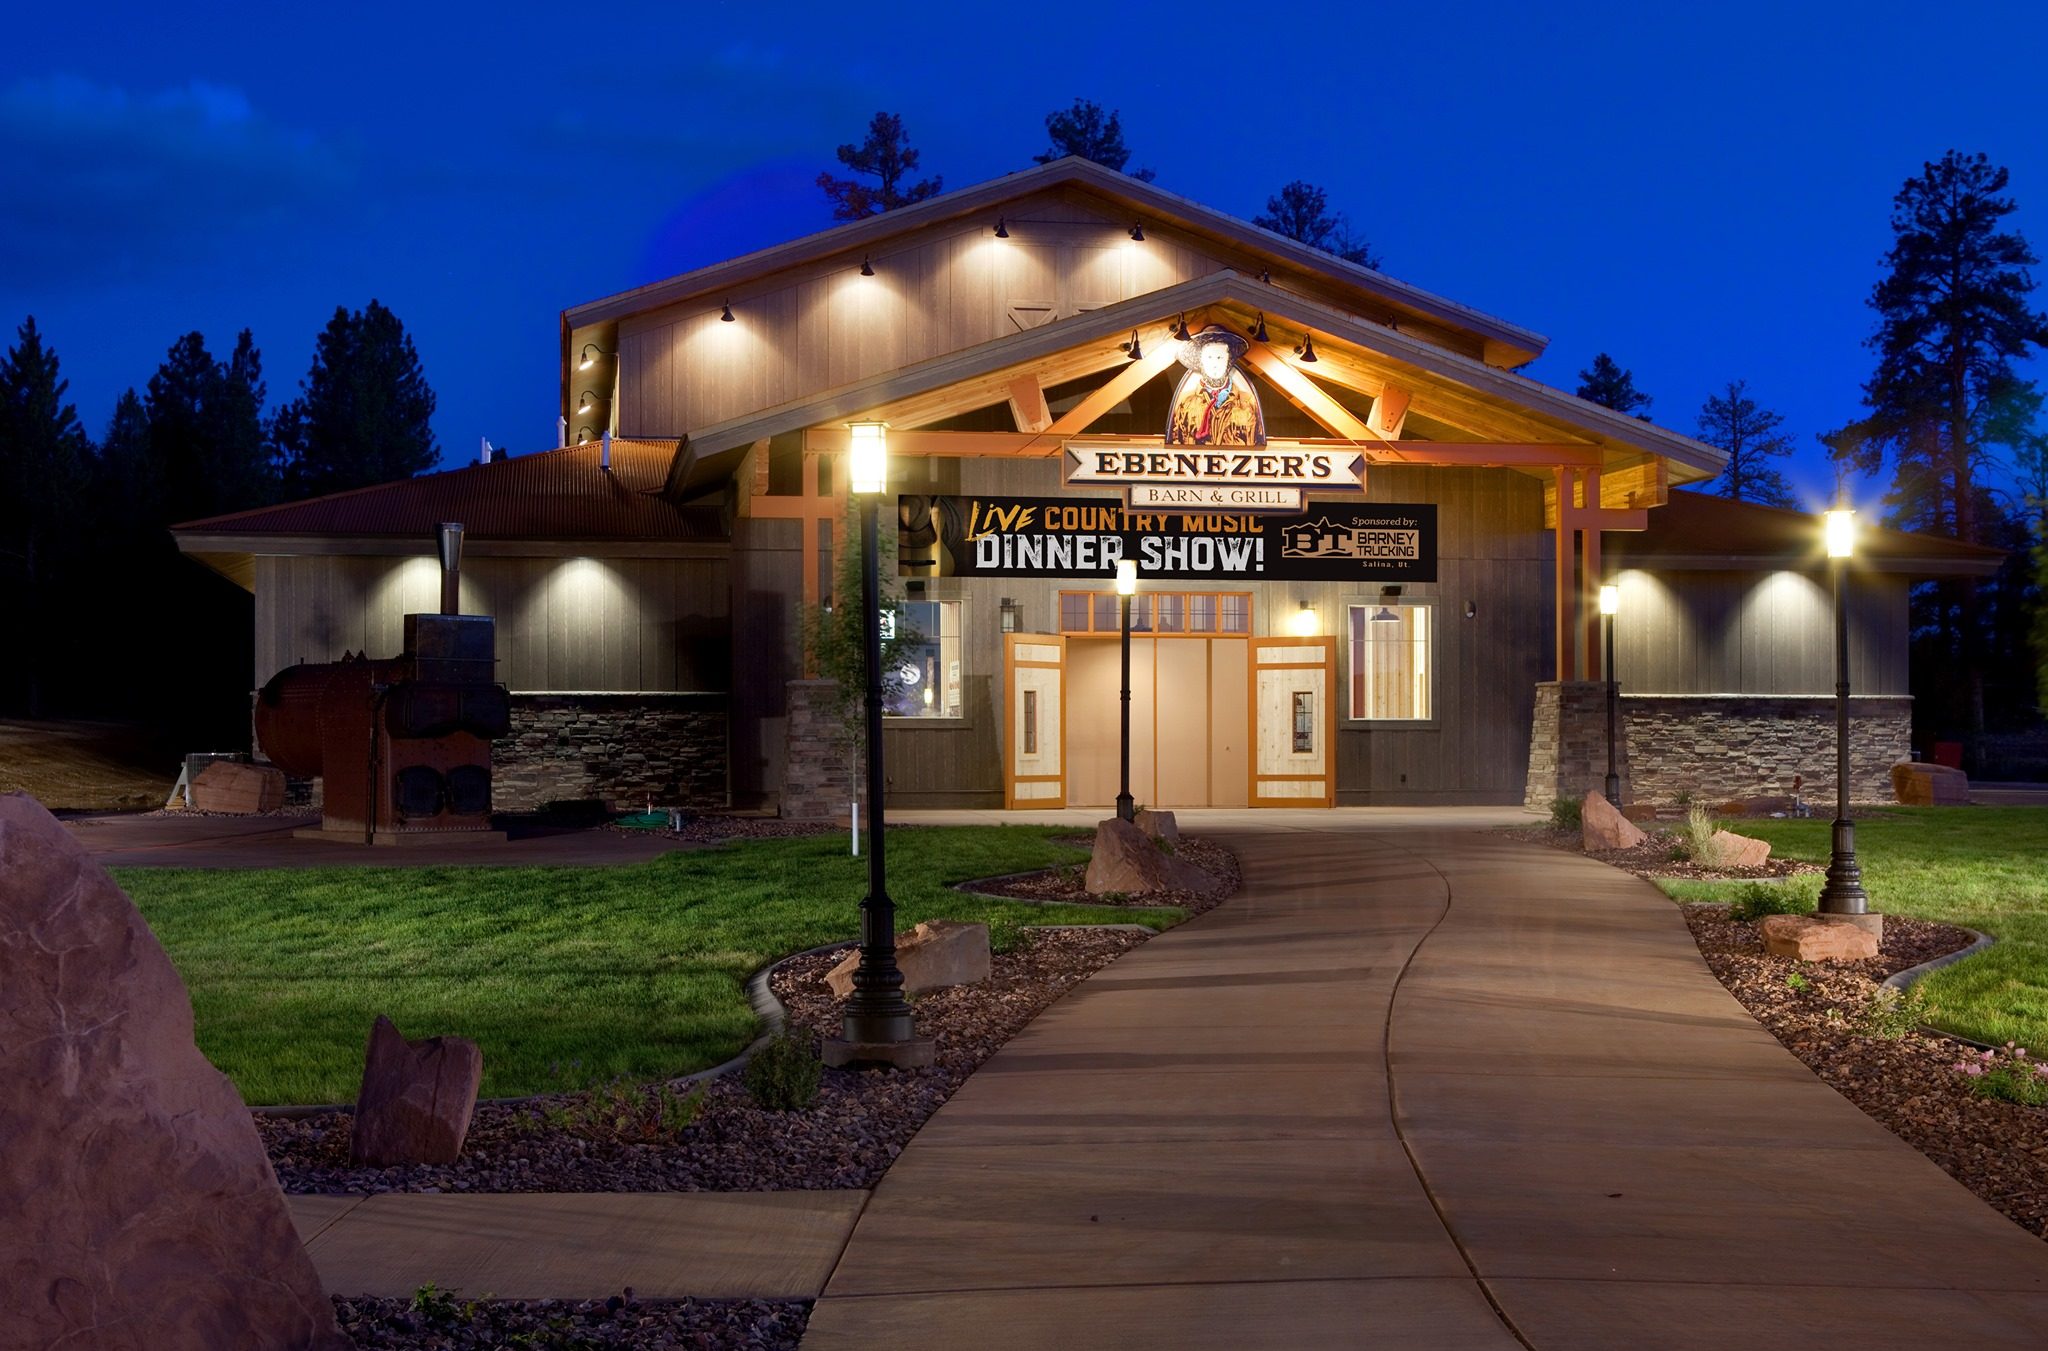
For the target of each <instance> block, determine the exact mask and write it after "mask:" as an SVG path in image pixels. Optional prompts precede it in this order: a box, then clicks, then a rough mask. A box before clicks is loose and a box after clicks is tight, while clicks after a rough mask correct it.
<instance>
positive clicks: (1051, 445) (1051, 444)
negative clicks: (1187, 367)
mask: <svg viewBox="0 0 2048 1351" xmlns="http://www.w3.org/2000/svg"><path fill="white" fill-rule="evenodd" d="M1178 360H1180V352H1179V350H1178V348H1176V347H1175V346H1174V345H1173V344H1171V343H1163V342H1162V343H1158V344H1156V345H1155V346H1154V347H1153V348H1152V350H1151V351H1150V352H1147V353H1146V354H1145V355H1144V356H1142V357H1140V358H1138V359H1137V360H1136V361H1133V362H1131V363H1130V364H1129V365H1127V366H1125V367H1124V368H1123V369H1122V370H1120V371H1118V372H1117V373H1116V374H1115V375H1112V376H1111V377H1110V378H1109V379H1108V380H1106V381H1104V382H1103V383H1102V385H1101V386H1100V387H1098V388H1097V389H1095V390H1093V391H1092V392H1090V393H1089V395H1088V396H1087V397H1086V398H1084V399H1082V400H1081V402H1079V403H1077V404H1075V405H1074V406H1073V407H1072V408H1069V409H1068V410H1067V411H1066V412H1064V413H1062V414H1060V415H1059V416H1058V417H1057V418H1054V419H1053V421H1052V425H1051V426H1049V427H1047V428H1046V429H1045V430H1044V431H1042V432H1040V433H1039V434H1038V435H1037V436H1036V437H1035V438H1034V441H1035V443H1036V445H1037V446H1038V447H1039V451H1038V453H1039V454H1041V455H1057V454H1058V453H1059V445H1058V442H1059V441H1061V440H1063V439H1064V438H1066V437H1069V436H1079V435H1080V434H1081V433H1082V432H1085V431H1087V430H1088V424H1090V423H1091V422H1093V421H1095V419H1097V418H1099V417H1101V416H1102V415H1103V414H1104V413H1107V412H1108V411H1109V410H1110V409H1112V408H1114V407H1116V406H1117V405H1118V404H1120V403H1122V402H1123V401H1124V400H1125V399H1128V398H1130V397H1131V395H1133V394H1135V393H1136V392H1137V391H1138V390H1139V389H1141V388H1142V387H1143V386H1144V385H1145V382H1146V381H1148V380H1150V379H1152V378H1153V377H1154V376H1156V375H1158V374H1159V373H1160V372H1161V371H1163V370H1165V369H1166V368H1167V367H1168V366H1171V365H1173V364H1174V363H1175V362H1176V361H1178Z"/></svg>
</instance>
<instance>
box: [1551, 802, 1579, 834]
mask: <svg viewBox="0 0 2048 1351" xmlns="http://www.w3.org/2000/svg"><path fill="white" fill-rule="evenodd" d="M1550 824H1551V826H1552V827H1553V828H1555V829H1557V830H1577V829H1578V828H1579V800H1578V799H1577V798H1572V797H1561V798H1555V799H1553V800H1552V801H1551V804H1550Z"/></svg>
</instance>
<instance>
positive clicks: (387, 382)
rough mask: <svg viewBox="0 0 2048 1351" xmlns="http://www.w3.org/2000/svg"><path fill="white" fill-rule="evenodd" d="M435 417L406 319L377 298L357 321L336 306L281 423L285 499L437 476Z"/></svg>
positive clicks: (281, 415)
mask: <svg viewBox="0 0 2048 1351" xmlns="http://www.w3.org/2000/svg"><path fill="white" fill-rule="evenodd" d="M433 417H434V391H433V390H432V389H430V388H428V386H427V379H426V375H425V374H424V372H422V370H421V369H420V357H419V352H418V351H417V350H415V349H414V347H413V341H412V337H411V335H409V334H408V333H407V332H406V331H405V325H404V324H402V323H400V322H399V319H398V316H397V315H395V314H393V313H392V312H391V311H390V310H388V309H386V308H384V306H383V305H381V304H379V303H378V302H377V301H375V300H372V301H371V302H370V303H369V305H368V306H367V307H365V308H363V309H361V310H357V311H355V312H354V313H350V311H349V310H348V308H347V307H346V306H337V307H336V309H335V311H334V317H333V318H332V319H330V320H328V321H327V327H326V328H325V329H324V330H323V331H322V332H321V334H320V337H319V339H318V341H317V342H316V343H315V345H314V349H313V366H312V369H311V370H309V371H308V372H307V373H306V378H305V379H304V380H301V381H300V382H299V397H298V398H296V399H293V400H292V401H291V402H290V403H287V404H286V405H285V406H284V407H282V408H280V409H278V411H277V418H276V421H275V423H274V424H273V434H274V436H275V438H276V442H277V449H278V454H279V456H280V458H281V459H282V461H283V466H284V481H285V488H286V491H287V492H289V493H290V494H291V495H293V496H295V497H307V496H315V495H318V494H321V493H334V492H343V491H346V490H347V489H350V488H362V487H367V486H369V485H370V484H372V483H385V482H388V481H390V480H392V479H399V478H410V477H412V476H413V475H414V474H417V473H420V472H422V471H424V470H427V469H431V468H433V467H434V465H435V463H436V462H438V461H439V460H440V458H441V448H440V447H439V446H438V445H436V444H435V442H434V429H433V425H432V424H433Z"/></svg>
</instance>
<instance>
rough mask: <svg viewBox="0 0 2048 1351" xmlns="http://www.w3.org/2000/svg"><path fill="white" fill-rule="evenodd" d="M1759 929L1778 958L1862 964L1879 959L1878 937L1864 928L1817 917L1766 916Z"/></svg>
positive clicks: (1767, 947)
mask: <svg viewBox="0 0 2048 1351" xmlns="http://www.w3.org/2000/svg"><path fill="white" fill-rule="evenodd" d="M1757 929H1758V931H1759V932H1761V933H1762V934H1763V939H1764V949H1765V951H1767V952H1769V953H1770V954H1771V955H1772V956H1774V957H1796V958H1798V959H1799V960H1800V961H1802V962H1860V961H1863V960H1865V959H1866V958H1870V957H1875V956H1877V935H1876V934H1874V933H1872V932H1871V931H1870V930H1868V929H1866V928H1864V927H1862V926H1861V925H1857V924H1851V923H1845V922H1842V921H1839V920H1829V919H1822V918H1820V917H1818V916H1815V915H1765V916H1764V917H1763V919H1762V920H1760V921H1758V923H1757Z"/></svg>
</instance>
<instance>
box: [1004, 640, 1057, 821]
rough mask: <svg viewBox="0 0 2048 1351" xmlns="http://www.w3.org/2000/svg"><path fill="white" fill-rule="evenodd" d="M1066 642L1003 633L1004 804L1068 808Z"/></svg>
mask: <svg viewBox="0 0 2048 1351" xmlns="http://www.w3.org/2000/svg"><path fill="white" fill-rule="evenodd" d="M1066 664H1067V640H1066V639H1065V638H1062V637H1060V636H1058V635H1057V634H1049V633H1006V634H1004V635H1003V684H1004V687H1005V689H1006V690H1007V692H1008V694H1009V699H1008V701H1007V702H1008V705H1009V713H1010V725H1009V728H1008V734H1007V735H1006V736H1004V737H1003V805H1004V806H1005V807H1064V806H1066V805H1067V771H1066V759H1065V754H1066V742H1067V703H1066Z"/></svg>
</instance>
